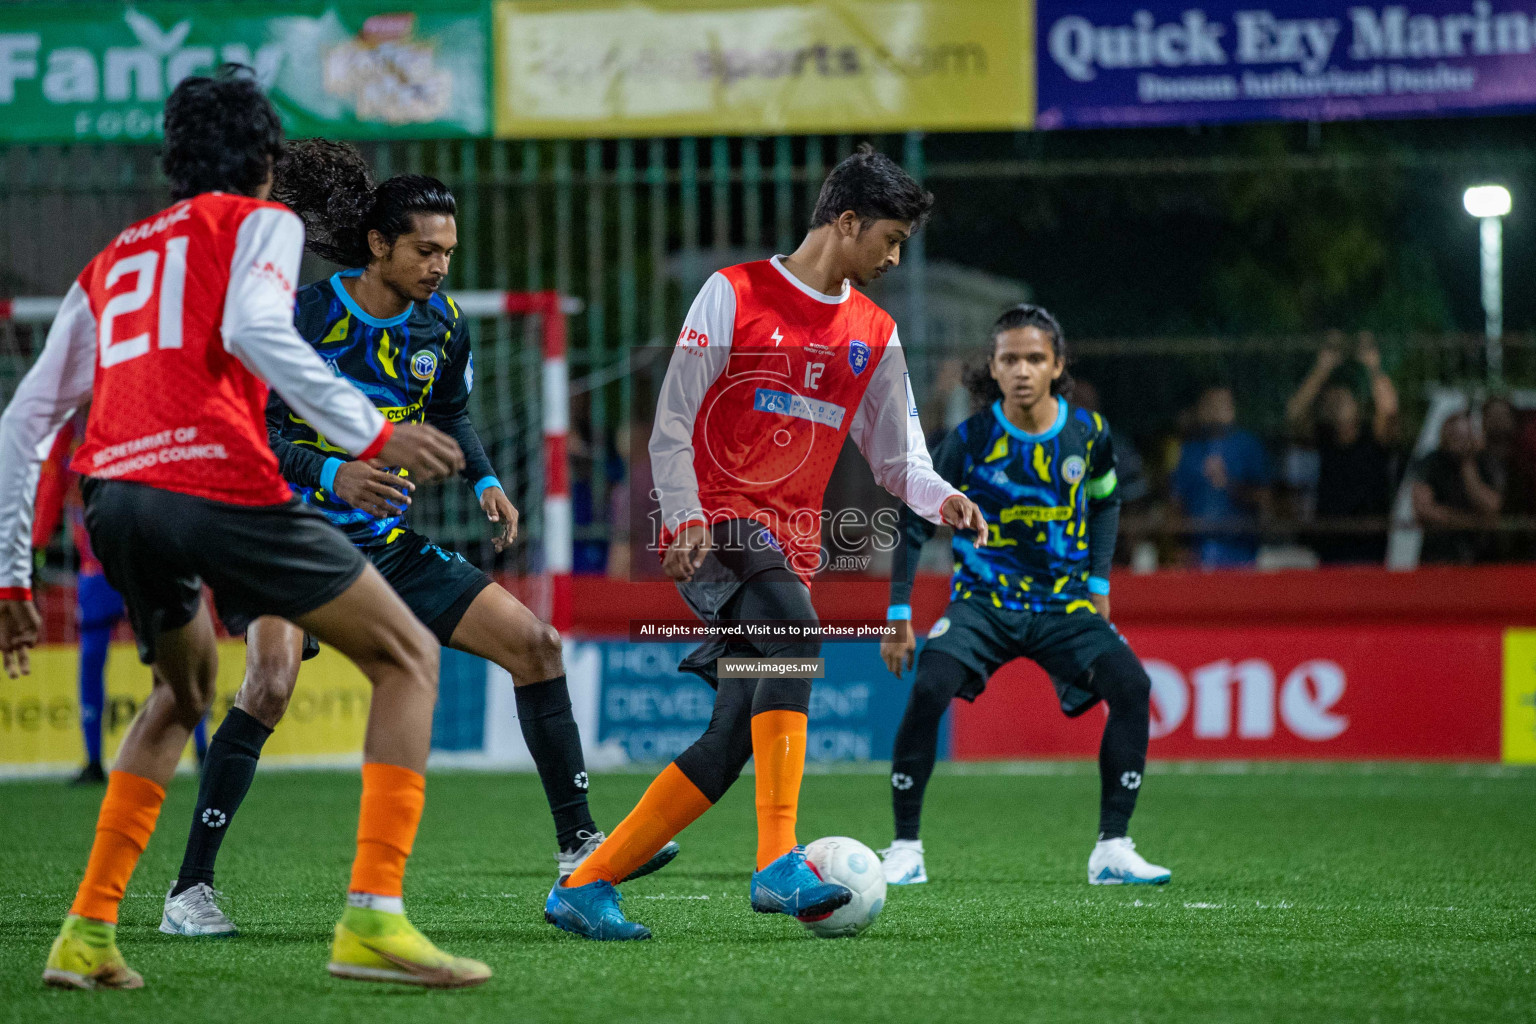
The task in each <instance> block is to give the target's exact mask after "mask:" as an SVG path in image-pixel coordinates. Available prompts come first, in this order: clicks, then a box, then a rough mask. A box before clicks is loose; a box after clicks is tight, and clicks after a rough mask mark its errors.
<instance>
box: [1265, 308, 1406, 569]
mask: <svg viewBox="0 0 1536 1024" xmlns="http://www.w3.org/2000/svg"><path fill="white" fill-rule="evenodd" d="M1354 357H1355V365H1356V366H1358V367H1359V370H1358V371H1357V370H1356V369H1355V367H1354V366H1348V365H1346V359H1345V345H1344V338H1343V335H1342V334H1339V333H1337V332H1335V333H1334V334H1333V335H1331V336H1330V337H1329V339H1328V342H1327V343H1326V344H1324V346H1323V348H1322V349H1321V350H1320V351H1319V352H1318V353H1317V361H1316V362H1315V363H1313V364H1312V372H1311V373H1309V374H1307V377H1306V379H1305V380H1303V381H1302V382H1301V386H1300V387H1298V388H1297V389H1296V393H1295V394H1294V395H1292V396H1291V399H1290V401H1289V402H1287V403H1286V407H1285V420H1286V425H1287V426H1288V427H1289V428H1290V430H1291V435H1292V437H1294V438H1296V439H1297V440H1298V441H1299V442H1301V443H1303V444H1307V445H1310V446H1313V447H1315V449H1316V451H1317V463H1316V464H1317V486H1316V502H1315V506H1314V507H1315V511H1316V515H1317V518H1318V519H1319V520H1322V525H1323V526H1325V527H1326V526H1327V525H1328V521H1329V520H1338V519H1360V518H1367V517H1368V518H1374V519H1381V520H1382V523H1381V528H1380V529H1379V530H1372V531H1370V532H1368V533H1361V532H1353V531H1347V530H1345V529H1344V527H1346V526H1347V525H1348V524H1343V523H1339V524H1335V525H1336V528H1337V529H1339V531H1340V532H1332V533H1328V532H1325V533H1320V534H1318V535H1317V536H1316V538H1315V540H1314V541H1313V543H1312V547H1313V548H1314V549H1315V550H1316V551H1317V557H1318V559H1319V560H1320V561H1322V562H1323V564H1325V565H1339V564H1348V563H1362V562H1378V563H1379V562H1382V561H1384V560H1385V558H1386V552H1387V524H1386V517H1387V514H1388V512H1389V511H1390V510H1391V507H1392V478H1393V476H1394V473H1393V462H1394V456H1393V452H1392V445H1393V443H1394V442H1395V441H1396V439H1397V437H1396V435H1397V410H1398V403H1397V388H1396V387H1394V386H1393V384H1392V379H1391V378H1390V377H1388V376H1387V375H1386V374H1385V373H1384V372H1382V369H1381V350H1380V349H1378V348H1377V347H1376V339H1375V338H1374V337H1372V336H1371V335H1370V334H1369V333H1365V332H1362V333H1361V335H1360V337H1359V341H1358V343H1357V345H1356V348H1355V353H1354ZM1361 371H1363V376H1364V378H1365V379H1366V381H1367V384H1368V391H1369V394H1370V419H1369V422H1367V420H1366V408H1365V407H1364V406H1362V404H1361V402H1360V394H1359V392H1358V391H1357V390H1356V384H1357V382H1358V381H1359V379H1360V377H1361V376H1362V372H1361ZM1352 378H1353V379H1352Z"/></svg>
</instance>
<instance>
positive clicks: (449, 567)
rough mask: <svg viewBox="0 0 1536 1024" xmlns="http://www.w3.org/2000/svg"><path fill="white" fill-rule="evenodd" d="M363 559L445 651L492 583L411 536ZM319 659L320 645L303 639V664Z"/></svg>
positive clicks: (456, 556) (405, 535) (408, 533)
mask: <svg viewBox="0 0 1536 1024" xmlns="http://www.w3.org/2000/svg"><path fill="white" fill-rule="evenodd" d="M362 553H363V555H364V556H365V557H367V559H368V560H369V561H370V562H372V563H373V564H374V567H375V568H377V569H378V570H379V575H380V576H383V577H384V581H385V582H386V583H388V584H389V585H390V586H391V587H393V588H394V590H395V593H397V594H399V595H400V598H401V600H403V601H404V602H405V605H406V607H407V608H409V609H410V610H411V614H413V615H415V616H416V618H418V619H420V620H421V622H422V623H423V624H424V625H425V626H426V627H427V628H428V629H430V630H431V631H432V635H433V636H435V637H437V642H438V643H440V644H442V645H443V646H444V647H447V646H448V644H449V641H451V640H452V639H453V631H454V630H455V629H458V628H459V622H460V620H462V619H463V618H464V613H465V612H467V611H469V606H470V605H472V604H474V603H475V598H477V597H479V596H480V591H482V590H484V589H485V588H486V587H489V586H491V585H492V584H493V583H495V580H493V579H491V578H490V577H489V576H487V575H486V574H485V573H483V572H481V571H480V570H479V569H476V568H475V567H474V566H473V565H471V564H470V563H469V562H467V561H465V559H464V556H463V555H460V554H457V553H455V552H452V551H444V550H443V549H442V548H440V547H438V546H437V545H436V544H434V543H432V542H431V541H430V540H427V538H425V537H423V536H422V535H421V534H419V533H417V532H416V531H415V530H406V531H404V532H402V533H399V534H396V535H395V539H394V542H393V543H391V544H387V545H383V546H380V547H376V548H365V549H362ZM319 653H320V642H319V641H318V640H316V639H315V638H314V637H312V636H310V635H309V634H308V633H305V634H304V653H303V656H302V658H301V660H303V661H308V660H309V659H310V658H313V657H314V656H315V655H317V654H319Z"/></svg>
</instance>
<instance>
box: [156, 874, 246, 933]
mask: <svg viewBox="0 0 1536 1024" xmlns="http://www.w3.org/2000/svg"><path fill="white" fill-rule="evenodd" d="M175 888H176V885H175V883H172V885H171V889H175ZM222 895H224V894H223V893H221V892H219V891H218V890H217V889H215V888H214V887H213V886H211V885H208V884H207V883H205V882H198V883H197V884H196V885H194V886H193V887H192V888H190V889H187V890H186V891H185V892H183V893H182V894H181V895H179V896H172V895H171V894H170V892H169V891H168V892H166V894H165V910H164V912H162V913H161V915H160V930H161V931H162V932H165V934H167V935H237V934H239V932H238V930H237V929H236V928H235V922H233V921H231V920H230V919H229V918H228V917H225V916H224V911H222V910H220V909H219V905H218V904H217V903H215V902H214V897H216V896H222Z"/></svg>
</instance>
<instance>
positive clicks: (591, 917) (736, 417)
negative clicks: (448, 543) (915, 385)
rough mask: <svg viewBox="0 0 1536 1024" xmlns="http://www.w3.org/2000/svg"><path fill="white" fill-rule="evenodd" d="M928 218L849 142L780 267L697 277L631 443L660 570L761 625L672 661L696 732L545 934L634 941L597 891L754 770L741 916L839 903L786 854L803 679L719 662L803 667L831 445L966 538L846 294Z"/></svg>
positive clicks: (889, 363) (969, 520)
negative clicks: (651, 501) (770, 627)
mask: <svg viewBox="0 0 1536 1024" xmlns="http://www.w3.org/2000/svg"><path fill="white" fill-rule="evenodd" d="M932 203H933V197H932V196H931V195H930V194H928V193H926V192H924V191H923V190H922V188H921V187H920V186H919V185H918V184H917V183H916V182H915V181H913V180H912V179H911V178H910V177H909V176H908V175H907V174H906V173H905V172H903V171H902V169H901V168H900V167H898V166H896V164H895V163H893V162H892V161H891V160H890V159H889V158H887V157H884V156H882V155H880V154H878V153H875V152H873V151H872V150H871V149H870V148H869V147H867V146H866V147H861V148H860V150H859V152H858V153H856V154H854V155H853V156H851V157H849V158H848V159H847V160H845V161H843V162H842V163H841V164H839V165H838V166H837V167H836V168H835V169H834V170H833V171H832V173H831V175H829V176H828V178H827V180H826V182H825V184H824V185H823V186H822V189H821V195H820V197H819V198H818V199H817V203H816V211H815V213H814V215H813V216H812V219H811V231H810V233H809V234H808V235H807V236H806V238H805V241H803V242H802V243H801V244H800V247H799V248H798V249H796V250H795V252H794V253H793V254H792V255H790V256H788V257H780V256H775V257H774V258H773V259H771V260H762V261H759V262H756V263H745V264H742V265H741V266H736V267H730V268H728V269H726V270H723V271H721V272H720V273H718V274H715V275H714V276H712V277H711V278H710V279H709V280H708V281H707V282H706V283H705V285H704V288H703V290H702V291H700V293H699V296H698V298H697V299H695V300H694V304H693V308H692V310H690V311H689V314H688V319H687V321H686V322H685V323H684V325H683V330H682V332H681V333H680V334H679V336H678V340H677V348H676V349H675V350H674V352H673V355H672V362H671V365H670V366H669V367H668V369H667V376H666V380H665V382H664V383H663V384H662V389H661V396H660V399H659V402H658V406H659V408H658V409H657V412H656V426H655V429H654V432H653V433H652V435H651V446H650V447H651V466H652V471H653V473H654V476H655V480H656V485H657V488H658V491H659V496H660V502H661V514H662V518H663V523H662V526H663V530H662V542H663V544H664V545H666V554H665V556H664V558H663V567H664V569H665V570H666V572H667V575H669V576H671V577H672V578H673V579H674V580H676V581H677V582H678V588H679V590H681V591H682V594H683V597H684V599H685V600H686V601H687V602H688V604H689V605H690V607H692V608H693V610H694V612H695V614H697V615H698V616H699V617H700V618H701V619H703V620H704V621H706V622H709V623H714V624H725V623H740V622H749V621H750V622H773V623H781V624H785V625H795V626H800V627H802V631H801V633H800V634H799V635H796V634H795V633H794V632H793V631H791V630H789V629H778V630H774V631H772V633H771V634H770V635H768V636H766V637H760V638H756V639H753V640H751V641H740V640H736V641H732V642H731V643H729V644H727V643H726V642H724V641H713V642H711V643H707V644H705V645H704V646H703V647H701V648H699V649H698V650H697V651H695V652H694V653H693V654H691V655H689V657H688V658H687V659H685V661H684V662H683V665H682V668H683V669H685V670H687V671H692V672H697V673H699V674H700V675H702V676H704V678H705V679H707V680H708V681H709V682H710V683H711V684H712V685H714V686H715V687H716V690H717V693H716V698H715V709H714V714H713V716H712V717H711V719H710V723H709V728H708V729H707V730H706V731H705V733H704V735H703V736H701V737H700V738H699V739H698V741H697V742H695V743H694V744H693V746H691V747H689V748H688V749H687V750H685V751H684V752H683V753H682V754H680V755H678V757H677V759H676V760H675V761H673V763H672V764H670V765H668V766H667V768H666V769H665V770H664V771H663V772H662V773H661V775H660V776H658V777H657V779H656V781H655V782H653V783H652V784H651V786H650V788H649V789H648V790H647V791H646V794H645V796H644V797H643V798H642V799H641V801H640V803H639V805H638V806H636V808H635V809H634V810H633V811H632V812H630V815H629V817H627V818H625V819H624V821H623V822H621V823H620V824H619V826H618V828H616V829H614V831H613V834H612V835H611V836H610V837H609V838H608V839H607V840H606V841H605V842H604V843H603V844H602V845H601V846H599V847H598V849H597V851H596V852H595V853H593V855H592V856H591V857H590V858H589V859H588V860H587V861H586V863H585V864H583V865H582V866H581V867H580V868H578V869H577V870H576V872H575V873H574V874H573V875H571V877H570V878H569V879H566V880H564V881H563V882H562V883H557V884H556V885H555V887H554V888H553V889H551V890H550V894H549V898H548V900H547V901H546V902H545V906H544V916H545V918H546V920H548V921H549V922H550V923H551V924H554V925H556V926H558V927H560V928H564V929H565V930H567V931H571V932H575V933H577V934H579V935H583V936H585V937H587V938H591V939H604V940H611V939H643V938H647V937H649V935H650V931H649V930H648V929H647V928H645V927H644V926H643V925H639V924H636V923H634V922H631V921H628V920H626V919H625V918H624V915H623V913H622V912H621V911H620V910H619V906H618V894H617V891H616V890H615V889H614V885H615V884H616V883H617V882H618V881H619V880H620V879H623V878H625V877H626V876H627V875H628V874H629V873H630V872H631V871H633V870H634V869H635V868H636V867H638V866H639V865H640V864H643V863H645V861H646V860H647V859H649V858H650V857H651V856H653V855H654V854H655V852H656V851H657V850H659V849H660V848H661V847H662V845H663V844H664V843H666V842H667V841H668V840H670V839H671V838H672V837H673V836H674V835H676V834H677V833H678V832H680V831H682V830H683V829H684V828H686V827H687V826H688V825H689V824H690V823H691V822H692V821H693V820H694V819H696V818H697V817H698V816H699V815H701V814H703V813H704V812H705V811H706V810H708V809H709V807H710V806H712V805H713V804H714V803H715V802H716V801H718V800H719V799H720V797H721V796H723V795H724V794H725V791H726V790H727V789H728V788H729V787H730V786H731V784H732V783H733V782H735V781H736V778H737V776H739V775H740V774H741V769H742V768H743V767H744V766H745V765H746V762H747V758H748V757H752V758H754V759H755V760H756V764H757V777H756V784H757V828H758V843H757V870H756V871H755V872H754V873H753V875H752V886H751V903H752V909H753V910H756V911H759V912H762V913H783V914H789V915H792V916H808V915H815V914H822V913H827V912H830V911H831V910H833V909H835V908H837V907H839V906H842V905H843V904H845V903H847V902H848V900H849V899H850V897H851V893H850V892H849V891H848V889H846V888H845V887H843V886H841V885H834V884H828V883H824V882H822V881H821V879H820V878H819V877H818V876H817V875H816V873H815V872H814V871H813V870H812V869H811V867H810V866H809V865H808V864H807V863H806V861H805V850H804V848H803V847H801V846H799V845H798V844H797V843H796V840H795V816H796V811H797V807H798V803H799V795H800V778H801V775H802V773H803V771H804V766H805V748H806V718H807V712H808V710H809V707H810V696H811V681H810V679H809V678H807V677H805V676H803V675H802V677H800V678H794V677H792V676H770V677H764V678H718V677H717V675H716V672H715V668H714V663H715V660H716V659H717V658H718V657H720V656H722V655H725V654H727V653H740V654H746V655H754V656H758V657H776V658H791V659H796V660H802V659H814V658H816V657H817V656H818V655H819V654H820V651H821V642H820V640H819V639H818V638H817V637H816V636H815V635H814V634H813V635H812V636H811V637H810V638H806V637H805V636H804V633H803V627H805V626H815V625H816V624H817V618H816V611H815V609H814V608H813V607H812V606H811V600H810V589H809V586H808V583H809V581H810V579H811V577H812V575H813V574H814V573H815V572H816V571H817V569H818V568H819V567H820V566H819V561H820V554H821V543H820V536H821V532H820V526H821V518H822V502H823V497H824V494H825V491H826V485H827V480H828V478H829V477H830V476H831V473H832V467H833V465H834V463H835V462H836V461H837V457H838V453H839V452H840V451H841V450H842V447H843V441H844V439H845V438H851V439H852V440H853V442H854V444H855V445H857V447H858V449H859V451H860V452H862V453H863V455H864V457H865V459H866V460H867V461H868V462H869V465H870V468H871V469H872V470H873V471H874V474H875V479H876V480H878V481H879V482H880V484H881V485H882V486H884V487H885V488H886V490H888V491H890V492H891V493H892V494H894V495H895V496H896V497H898V498H900V499H901V500H902V501H904V502H905V503H906V504H907V505H908V506H909V507H911V508H912V510H913V511H915V512H916V513H917V514H918V515H920V516H923V517H924V518H925V519H928V520H930V521H932V522H935V523H937V522H940V521H943V522H947V523H949V524H950V525H952V526H955V527H957V528H960V529H966V530H974V531H976V533H977V542H978V543H984V541H985V537H986V523H985V522H984V521H983V519H982V516H981V512H980V511H979V510H978V509H977V508H976V506H975V505H974V504H973V503H972V502H971V501H970V499H968V498H966V497H965V496H964V495H962V494H961V493H960V492H959V491H957V490H956V489H955V488H953V487H952V486H950V485H949V484H948V483H946V482H945V481H944V480H943V479H941V478H940V477H939V476H938V474H937V473H935V472H934V469H933V465H932V463H931V462H930V461H929V458H928V449H927V446H926V445H925V444H924V441H923V432H922V428H921V425H920V424H919V423H918V418H917V407H916V404H915V402H914V401H913V398H912V390H911V383H910V381H909V380H908V376H907V369H906V361H905V359H904V358H903V357H902V352H901V345H900V342H899V341H898V340H897V333H896V324H895V321H893V320H892V319H891V317H890V315H889V314H887V313H886V312H885V311H884V310H882V309H880V308H879V307H878V306H876V305H875V304H874V303H873V302H871V301H870V300H869V299H868V298H866V297H865V296H864V295H863V294H862V293H860V292H858V291H855V290H854V288H853V287H852V285H853V284H859V285H865V284H868V283H869V282H870V281H872V280H874V279H875V278H876V277H878V276H880V275H881V274H883V273H885V272H886V271H887V270H889V269H891V268H893V267H895V266H896V264H897V262H898V260H899V258H900V251H901V244H902V243H903V242H905V241H906V240H907V238H908V237H910V235H911V233H912V232H913V231H914V230H916V229H917V228H918V227H919V226H920V224H921V222H922V221H923V219H924V218H925V217H926V216H927V213H928V210H929V208H930V207H931V205H932Z"/></svg>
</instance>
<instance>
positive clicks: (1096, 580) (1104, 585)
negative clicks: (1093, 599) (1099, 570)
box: [1088, 576, 1109, 597]
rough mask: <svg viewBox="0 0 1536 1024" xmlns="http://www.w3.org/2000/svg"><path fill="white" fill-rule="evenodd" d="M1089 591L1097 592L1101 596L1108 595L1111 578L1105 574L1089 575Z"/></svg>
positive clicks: (1091, 592)
mask: <svg viewBox="0 0 1536 1024" xmlns="http://www.w3.org/2000/svg"><path fill="white" fill-rule="evenodd" d="M1088 593H1090V594H1097V595H1098V596H1099V597H1105V596H1107V595H1108V594H1109V580H1107V579H1105V578H1104V577H1103V576H1089V577H1088Z"/></svg>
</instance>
